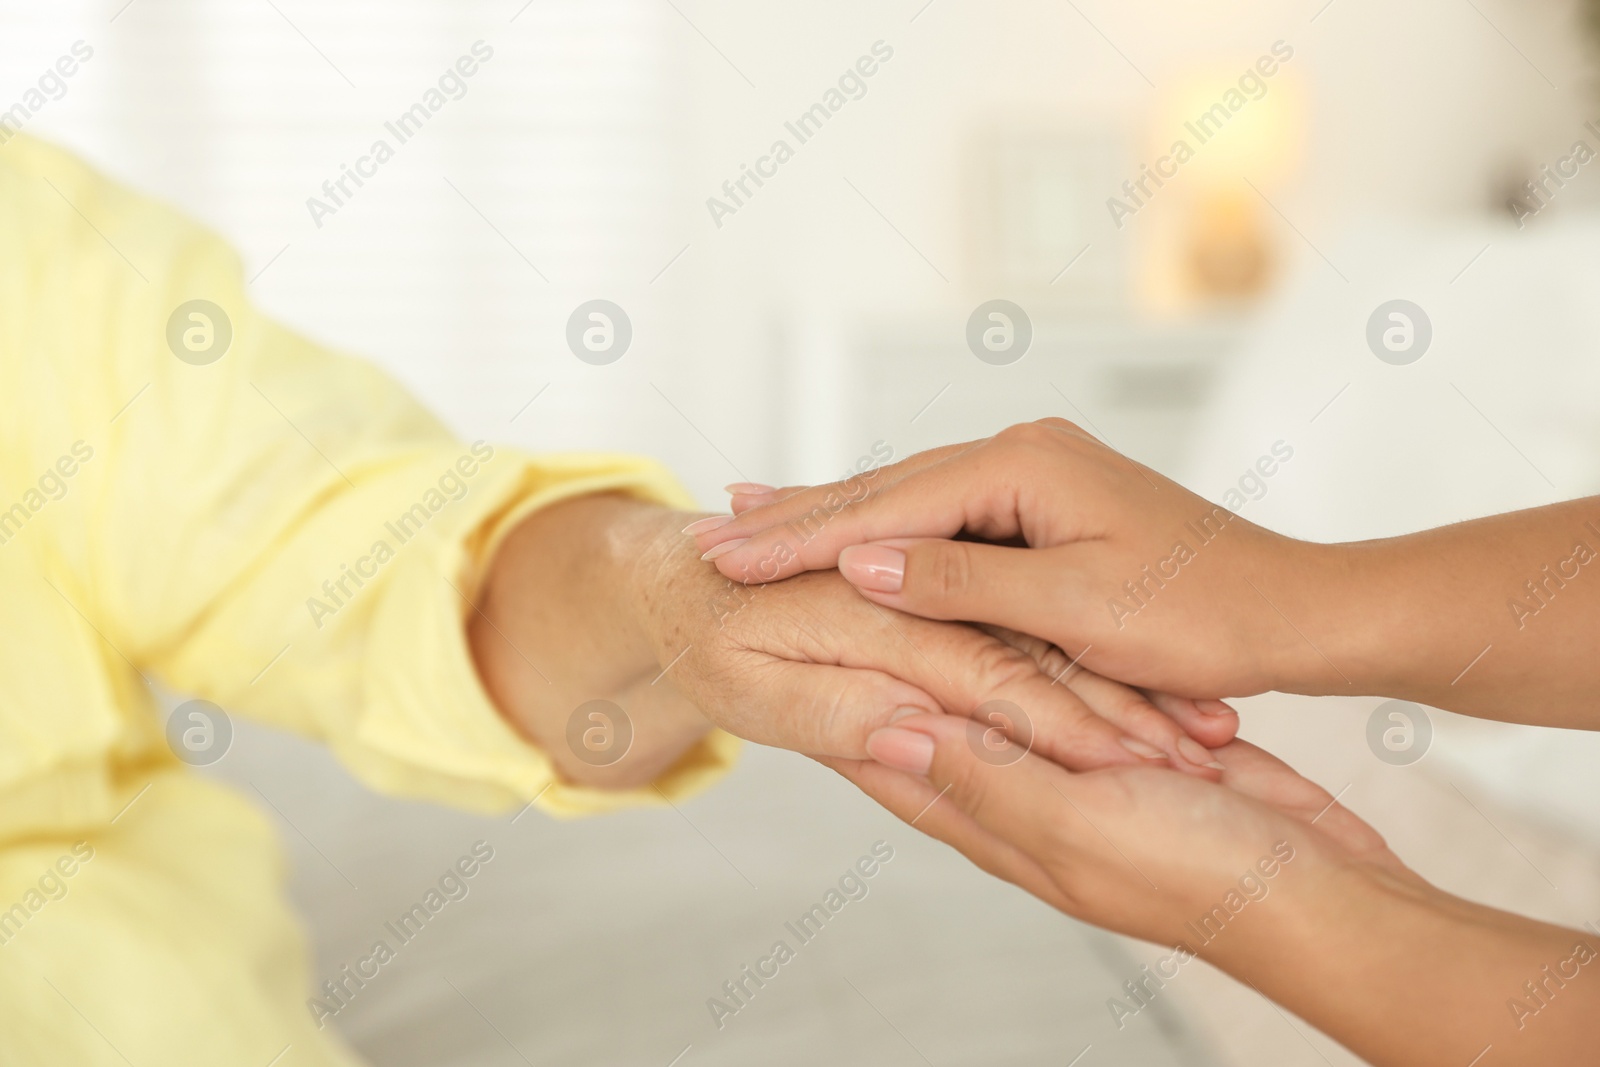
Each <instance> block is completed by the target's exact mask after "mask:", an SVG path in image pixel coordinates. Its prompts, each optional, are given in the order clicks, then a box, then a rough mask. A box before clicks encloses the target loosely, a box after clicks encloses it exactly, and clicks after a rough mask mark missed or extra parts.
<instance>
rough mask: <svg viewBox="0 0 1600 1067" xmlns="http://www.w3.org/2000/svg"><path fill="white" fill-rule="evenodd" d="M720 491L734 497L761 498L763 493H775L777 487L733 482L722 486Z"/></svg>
mask: <svg viewBox="0 0 1600 1067" xmlns="http://www.w3.org/2000/svg"><path fill="white" fill-rule="evenodd" d="M722 491H723V492H725V493H732V494H734V495H735V496H761V495H763V494H765V493H776V492H777V491H778V487H777V486H775V485H762V484H761V483H760V482H733V483H732V484H730V485H725V486H723V487H722Z"/></svg>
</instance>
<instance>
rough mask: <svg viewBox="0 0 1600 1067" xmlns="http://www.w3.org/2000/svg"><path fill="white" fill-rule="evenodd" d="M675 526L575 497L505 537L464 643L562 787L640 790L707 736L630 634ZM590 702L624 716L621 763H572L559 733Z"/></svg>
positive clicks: (646, 512)
mask: <svg viewBox="0 0 1600 1067" xmlns="http://www.w3.org/2000/svg"><path fill="white" fill-rule="evenodd" d="M685 521H686V519H685V517H683V516H681V515H679V514H678V513H676V512H672V511H669V510H668V509H666V508H662V507H658V506H655V505H651V504H646V503H642V502H640V501H637V500H632V499H629V498H626V497H621V496H616V495H595V496H586V497H579V498H577V499H574V500H569V501H566V502H563V503H560V504H555V505H552V506H551V507H548V508H544V509H542V510H540V511H537V512H535V513H533V514H532V515H530V516H529V517H528V518H527V519H526V520H524V521H523V522H522V523H521V524H519V525H518V527H517V528H516V529H515V530H513V531H512V532H511V533H510V535H508V536H507V537H506V539H505V541H504V542H503V543H502V544H501V547H500V550H499V552H498V553H497V554H496V558H495V560H494V562H493V565H492V566H491V568H490V571H489V574H488V576H487V578H486V580H485V583H484V588H483V591H482V594H481V596H480V597H479V604H478V610H477V611H475V612H474V613H473V615H472V618H471V619H470V620H469V622H468V627H467V632H468V639H469V643H470V645H471V647H472V651H473V656H474V659H475V660H476V661H477V664H478V669H479V673H480V674H481V675H482V677H483V680H484V684H485V687H486V688H487V689H488V690H489V693H490V695H491V696H492V697H493V698H494V699H495V701H496V703H497V704H498V705H499V706H500V709H501V711H502V712H504V713H505V715H506V716H507V718H508V719H510V721H511V722H512V723H513V724H514V725H515V726H516V727H517V728H518V729H519V730H520V731H521V732H522V733H523V734H525V735H526V736H527V737H528V738H529V739H530V740H532V741H533V742H535V743H536V744H538V745H539V746H540V747H541V748H543V749H544V750H545V751H546V752H547V753H548V754H549V755H550V758H551V759H552V761H553V762H554V763H555V765H556V768H557V769H558V770H559V771H560V772H561V774H562V775H563V777H565V778H567V779H569V780H572V781H576V782H579V783H582V784H587V785H598V786H609V787H624V786H633V785H642V784H644V783H645V782H648V781H650V780H652V779H653V778H655V777H656V776H657V775H659V774H660V773H661V772H662V771H664V770H666V769H667V768H668V767H669V766H671V764H672V763H673V762H674V761H676V760H677V759H678V757H679V756H681V755H682V754H683V753H684V752H685V751H686V750H687V749H688V748H690V747H691V746H692V745H693V744H694V743H695V742H696V741H698V740H699V739H700V738H701V737H702V736H704V734H705V733H706V731H707V730H708V729H709V728H710V725H709V723H707V721H706V720H705V718H704V717H703V716H702V715H701V714H700V713H699V711H698V710H696V709H695V708H694V706H693V705H692V704H691V703H689V702H688V701H687V700H685V699H683V698H682V697H681V695H679V694H678V692H677V691H676V689H675V688H674V687H673V685H672V683H671V681H670V679H665V680H662V681H660V682H659V683H656V684H652V683H655V680H656V679H657V677H658V675H659V674H660V672H661V668H662V664H661V663H660V662H658V656H657V653H656V650H655V647H654V645H653V643H652V642H651V640H650V638H649V635H648V633H647V632H646V630H645V628H644V626H643V624H642V619H643V615H642V607H643V601H644V600H645V599H646V598H647V596H648V591H647V590H644V589H642V588H641V586H640V582H641V579H643V578H645V577H647V574H646V573H645V572H647V571H648V556H649V554H650V553H651V552H652V551H653V550H654V546H655V545H657V544H658V543H659V542H660V541H661V540H662V539H663V538H665V537H669V536H670V537H677V536H678V534H677V531H678V529H679V528H680V527H681V526H682V525H683V523H684V522H685ZM594 699H604V700H611V701H614V702H615V703H617V704H618V705H620V706H621V707H623V708H626V709H627V710H628V718H629V724H630V726H631V729H632V742H631V747H630V748H629V750H628V752H627V758H626V759H622V760H619V761H617V762H615V763H608V764H607V765H605V766H596V765H595V764H594V762H592V761H589V760H585V759H582V758H579V755H578V754H577V753H576V752H575V751H574V750H573V748H572V746H571V745H570V744H569V740H568V723H569V720H570V719H571V717H572V716H573V714H574V713H575V712H576V711H577V710H578V708H579V707H580V706H581V705H583V704H585V703H586V702H588V701H590V700H594Z"/></svg>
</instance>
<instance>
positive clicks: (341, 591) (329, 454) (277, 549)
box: [0, 137, 735, 814]
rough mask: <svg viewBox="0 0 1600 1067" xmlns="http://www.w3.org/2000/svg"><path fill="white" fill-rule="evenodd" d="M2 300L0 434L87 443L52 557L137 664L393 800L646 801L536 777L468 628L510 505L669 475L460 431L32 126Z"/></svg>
mask: <svg viewBox="0 0 1600 1067" xmlns="http://www.w3.org/2000/svg"><path fill="white" fill-rule="evenodd" d="M0 299H3V301H4V305H5V314H4V318H5V319H6V320H7V321H6V322H5V323H3V324H0V358H4V359H7V360H21V361H25V364H26V365H25V367H24V369H23V371H22V373H21V374H20V375H19V380H22V381H23V382H24V383H25V384H26V386H27V388H26V389H24V390H21V391H20V395H17V396H11V397H0V408H3V409H4V417H5V419H6V420H8V421H12V420H16V421H14V422H13V426H12V427H11V429H10V430H8V431H6V436H7V437H8V438H10V437H12V436H14V435H15V436H17V437H19V438H20V439H23V440H24V441H25V442H26V443H27V445H28V447H29V448H30V450H37V451H38V452H39V454H40V455H41V456H45V455H51V456H53V455H54V452H55V451H57V450H59V448H60V447H61V446H60V445H59V444H58V442H63V441H64V442H75V441H77V440H79V439H81V440H82V442H83V445H84V447H85V448H87V449H89V450H91V451H92V453H93V458H92V459H91V460H89V461H87V462H84V463H82V465H81V470H80V471H79V472H78V474H77V479H78V484H77V485H76V486H75V488H74V490H73V492H72V493H71V494H69V495H68V496H67V497H65V498H64V499H63V500H62V502H61V505H60V506H62V507H70V508H72V509H75V510H76V514H74V515H73V516H72V521H70V522H57V523H56V524H55V525H54V526H53V529H54V530H55V531H58V532H57V533H56V534H55V535H54V536H53V538H52V543H51V546H50V549H49V550H50V551H51V552H52V553H55V554H57V556H58V562H59V563H60V564H61V565H62V566H63V567H64V568H65V569H66V570H67V571H68V572H70V573H72V574H74V575H81V576H82V582H81V586H80V602H79V604H78V607H79V609H80V610H81V611H82V612H83V613H84V615H85V616H86V617H87V618H88V619H89V620H90V622H91V623H92V624H93V625H94V626H95V627H96V628H97V629H98V630H100V631H101V632H102V633H103V634H104V636H105V637H106V639H107V640H108V641H110V642H111V643H112V644H113V645H114V646H115V647H116V648H117V649H118V650H120V651H121V653H123V654H124V655H125V656H126V657H127V658H128V659H129V660H130V661H132V663H133V664H134V665H136V666H137V667H138V668H139V669H140V670H141V671H142V672H144V673H147V674H151V675H153V676H156V677H159V678H161V679H162V680H163V681H165V682H166V683H168V684H170V685H171V686H173V687H174V688H176V689H179V690H182V691H184V692H186V693H193V694H196V695H199V696H202V697H205V698H206V699H209V700H212V701H214V702H215V703H217V704H219V705H220V706H222V707H223V709H224V710H226V711H227V712H229V713H230V714H243V715H247V716H252V717H256V718H260V719H263V720H266V721H268V722H271V723H274V724H277V725H281V726H285V727H288V728H291V729H294V730H297V731H300V732H303V733H306V734H310V735H313V736H316V737H319V738H321V739H323V740H325V741H326V742H327V743H328V744H329V745H330V746H331V747H332V748H333V749H334V751H335V752H336V753H337V754H338V755H339V757H340V758H341V759H342V760H343V761H344V762H345V763H346V764H347V765H348V766H349V767H350V768H351V770H352V771H353V772H354V773H355V774H356V775H358V776H359V777H360V778H361V779H363V780H364V781H365V782H367V783H369V784H371V785H372V786H374V787H376V788H379V789H382V790H385V791H388V792H395V793H404V794H409V795H413V796H420V797H427V798H431V799H434V800H438V801H443V802H445V803H449V804H453V805H457V806H462V807H467V808H472V809H477V810H502V809H506V808H510V807H516V806H521V805H523V804H526V803H528V802H529V801H530V800H533V798H535V797H537V798H538V800H537V804H538V806H540V807H541V808H544V809H546V810H548V811H551V812H554V813H561V814H578V813H583V812H589V811H596V810H603V809H608V808H616V807H622V806H627V805H631V804H638V803H651V802H659V798H658V797H657V794H656V792H655V791H654V790H653V789H644V790H638V791H633V792H626V793H623V792H607V791H600V790H586V789H581V788H576V787H572V786H569V785H566V784H564V783H561V782H559V781H557V780H556V779H555V777H554V775H553V772H552V768H551V764H550V761H549V759H548V758H547V757H546V756H545V755H544V753H542V752H541V751H539V750H538V749H537V748H536V747H534V746H532V745H530V744H528V743H527V742H526V741H524V740H523V739H522V738H521V737H520V735H518V734H517V733H516V732H515V731H514V730H513V729H512V728H511V727H510V726H509V725H508V723H507V722H506V721H505V720H504V719H503V718H502V717H501V715H500V714H499V712H498V711H497V710H496V708H495V707H494V706H493V705H492V703H491V702H490V700H489V698H488V696H487V694H486V692H485V691H484V689H483V688H482V686H481V684H480V682H479V679H478V676H477V674H476V671H475V668H474V666H473V663H472V660H471V657H470V654H469V651H468V648H467V645H466V637H465V629H464V619H465V616H466V613H467V612H469V611H470V610H471V609H470V601H471V599H472V597H473V596H474V594H475V590H476V585H477V583H478V581H479V579H480V577H481V575H482V574H483V572H484V569H485V564H486V563H487V561H488V560H489V559H490V558H491V557H492V555H493V553H494V551H495V548H496V547H497V543H498V540H499V538H500V536H501V535H502V534H503V533H504V532H506V531H507V530H509V528H510V527H511V526H512V525H514V523H515V522H516V520H517V519H519V518H520V517H521V516H523V515H525V514H527V513H528V512H529V511H531V510H532V509H534V508H538V507H542V506H544V505H546V504H549V503H552V502H555V501H558V500H561V499H563V498H567V497H571V496H574V495H577V494H582V493H593V492H598V491H603V490H613V491H623V492H628V493H632V494H635V495H637V496H640V497H643V498H647V499H651V500H657V501H661V502H663V503H666V504H670V505H674V506H686V505H688V504H689V500H688V498H687V496H686V494H685V493H684V491H683V490H682V489H681V488H680V487H679V485H678V484H677V483H676V481H674V480H673V478H672V477H671V476H670V475H669V474H668V472H667V471H666V470H664V469H663V468H662V467H660V466H658V465H657V464H655V463H653V462H651V461H648V460H643V459H638V458H631V457H625V456H613V455H559V456H531V455H525V454H521V453H518V452H515V451H513V450H511V449H508V448H501V447H496V446H493V445H489V444H486V443H484V442H477V443H473V444H466V443H462V442H460V441H458V440H456V439H455V438H454V437H453V436H452V435H451V434H450V433H449V432H448V431H446V430H445V429H444V428H443V427H442V426H441V425H440V424H439V423H437V422H436V421H435V420H434V419H433V418H432V417H431V416H430V415H429V414H428V413H427V412H426V411H424V410H423V409H422V408H421V407H420V406H419V405H418V404H417V403H416V402H415V401H414V400H413V399H412V398H411V397H410V396H408V395H407V394H406V393H405V392H404V391H403V390H402V389H401V388H400V387H399V386H398V385H397V384H396V383H395V382H393V381H392V380H391V379H389V378H388V377H386V376H385V375H384V374H382V373H380V372H379V371H378V370H376V369H375V368H374V367H372V366H371V365H369V364H366V363H363V362H360V361H357V360H354V359H350V358H346V357H343V356H340V355H336V354H333V353H330V352H328V351H327V350H325V349H322V348H320V347H318V346H317V345H314V344H312V343H310V342H308V341H306V340H304V339H303V338H300V337H298V336H296V335H295V334H293V333H291V332H289V331H288V330H286V329H284V328H282V327H281V326H279V325H277V324H276V323H274V322H272V321H271V320H269V319H267V318H264V317H263V316H262V315H261V314H260V313H259V312H258V311H257V310H256V309H255V308H254V307H253V306H252V305H251V303H250V301H249V299H248V298H247V296H246V294H245V291H244V285H243V282H242V277H241V270H240V265H239V263H238V262H237V260H236V258H235V257H234V255H233V254H232V252H231V251H230V250H229V249H228V248H227V247H226V246H225V245H224V244H223V242H221V241H220V240H218V239H217V238H216V237H214V236H213V235H211V234H209V233H207V232H205V231H203V230H202V229H200V228H199V227H197V226H196V225H194V224H193V223H190V222H188V221H186V220H185V219H183V218H182V217H180V216H178V215H177V214H176V213H174V212H172V211H171V210H169V209H167V208H165V207H163V206H161V205H159V204H156V203H154V202H152V201H150V200H147V199H143V198H140V197H138V196H135V195H133V194H131V193H129V192H127V191H126V190H123V189H121V188H119V187H118V186H116V185H115V184H113V183H111V182H109V181H107V180H105V179H104V178H102V177H101V176H99V175H97V174H96V173H94V172H93V171H92V170H90V169H89V168H87V167H85V166H84V165H83V164H81V163H80V162H78V161H77V160H75V159H73V158H72V157H71V156H69V155H67V154H65V153H63V152H61V151H59V150H56V149H53V148H51V147H49V146H46V145H43V144H40V143H39V142H36V141H32V140H30V139H28V138H26V137H18V138H15V139H14V140H13V141H12V142H11V143H9V144H8V145H7V146H6V147H5V149H4V152H3V153H0ZM19 316H20V321H19ZM524 652H525V653H526V654H527V655H528V656H529V657H530V658H531V659H533V661H534V662H535V663H537V662H538V660H537V650H536V649H528V650H524ZM734 746H735V743H734V742H733V740H732V739H731V738H729V737H727V736H726V735H722V734H715V735H712V736H711V737H710V738H708V739H707V740H706V741H705V742H704V743H703V744H702V745H701V746H700V747H699V748H698V749H696V750H695V751H694V752H692V753H690V754H689V755H688V756H687V757H686V758H685V759H684V760H683V761H681V762H680V763H679V764H678V765H677V766H676V767H675V768H673V769H672V770H671V771H670V772H669V773H668V774H667V775H666V776H665V777H664V778H663V780H662V781H661V782H659V783H657V784H658V785H659V786H660V787H661V789H662V790H663V791H664V792H665V793H666V794H667V795H668V796H674V795H675V794H677V795H682V794H684V793H687V792H689V791H693V790H695V789H698V788H700V787H701V786H703V785H704V784H706V783H707V782H709V781H710V780H711V779H713V778H714V777H715V776H716V775H717V774H718V773H719V772H720V771H722V770H723V769H725V768H726V767H727V765H728V764H729V763H730V761H731V759H732V757H733V753H734Z"/></svg>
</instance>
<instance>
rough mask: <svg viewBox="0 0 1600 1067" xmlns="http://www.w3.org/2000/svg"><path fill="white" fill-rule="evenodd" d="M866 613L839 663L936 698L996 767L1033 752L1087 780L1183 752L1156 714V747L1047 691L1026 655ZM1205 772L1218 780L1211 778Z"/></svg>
mask: <svg viewBox="0 0 1600 1067" xmlns="http://www.w3.org/2000/svg"><path fill="white" fill-rule="evenodd" d="M861 607H862V609H863V610H865V611H876V612H878V613H879V618H878V619H877V620H876V621H877V624H878V625H877V626H873V625H872V624H871V623H865V624H863V625H861V626H859V627H858V630H859V633H860V639H859V640H857V641H854V642H852V643H850V644H848V645H846V646H845V647H843V648H840V649H838V651H837V652H836V653H834V655H835V657H836V659H837V662H838V663H839V664H840V665H841V666H845V667H861V668H873V669H876V670H881V671H884V672H886V673H887V674H889V675H892V676H894V677H896V678H903V679H905V680H906V682H907V683H909V684H911V685H914V686H917V687H920V688H921V689H922V690H924V691H925V692H927V693H930V694H932V696H933V698H934V699H935V700H936V701H938V704H939V706H940V707H941V708H942V709H943V710H944V711H945V712H947V713H950V714H953V715H962V716H969V717H972V718H974V719H977V720H979V722H980V723H981V726H982V731H981V733H980V737H981V739H982V742H983V744H984V745H985V746H986V754H987V755H988V756H989V757H990V758H992V759H994V760H996V761H999V762H1004V761H1006V760H1014V759H1015V758H1017V757H1018V756H1020V755H1021V754H1022V753H1025V752H1027V751H1029V750H1031V749H1037V750H1038V751H1039V752H1040V753H1041V754H1043V755H1044V756H1045V757H1046V758H1048V759H1051V760H1053V761H1055V762H1057V763H1059V764H1061V765H1062V766H1063V767H1066V768H1068V769H1070V770H1075V771H1088V770H1096V769H1098V768H1101V767H1114V766H1118V765H1123V764H1139V763H1158V764H1161V765H1166V763H1167V762H1168V761H1169V756H1168V752H1169V751H1170V752H1172V753H1177V752H1178V751H1179V749H1178V745H1177V741H1178V739H1179V738H1181V737H1182V736H1183V733H1182V731H1181V730H1179V729H1178V727H1177V725H1176V724H1175V723H1173V722H1172V721H1171V720H1170V719H1167V718H1166V717H1165V716H1163V715H1161V714H1160V713H1159V712H1157V711H1156V710H1155V709H1154V708H1147V709H1146V710H1147V714H1148V718H1147V719H1145V720H1144V721H1141V722H1140V723H1138V725H1139V726H1140V727H1141V728H1144V729H1146V730H1147V731H1148V735H1149V738H1150V739H1149V740H1148V741H1146V740H1143V739H1141V738H1139V737H1137V736H1130V734H1128V733H1126V732H1124V731H1123V730H1122V729H1121V728H1120V727H1119V726H1117V725H1116V724H1114V723H1113V722H1111V721H1109V720H1108V719H1106V718H1102V717H1101V716H1100V715H1097V714H1095V712H1094V710H1093V709H1091V708H1090V707H1089V706H1088V705H1087V704H1085V703H1084V701H1083V700H1082V699H1081V698H1080V697H1079V696H1078V695H1077V694H1076V693H1074V692H1073V691H1072V690H1071V689H1069V688H1067V687H1066V686H1059V685H1051V683H1050V679H1049V678H1048V677H1046V676H1045V675H1044V674H1043V673H1041V672H1040V670H1039V667H1038V664H1037V662H1036V661H1035V660H1034V659H1033V657H1031V656H1029V655H1028V654H1027V653H1026V652H1023V651H1021V650H1019V649H1016V648H1013V647H1011V646H1010V645H1007V644H1005V643H1003V642H1001V641H999V640H997V639H995V638H994V637H992V636H990V635H988V634H985V633H982V632H981V631H979V630H976V629H974V628H972V627H969V626H952V625H949V624H948V623H937V622H930V621H928V620H927V619H920V618H916V617H914V616H907V615H902V614H898V613H895V612H889V611H884V610H883V609H874V608H871V607H870V606H868V605H861ZM1163 746H1165V747H1163ZM1202 754H1203V755H1204V756H1205V758H1204V759H1202V760H1201V761H1200V762H1201V763H1202V764H1205V763H1210V762H1211V757H1210V756H1209V754H1204V753H1202ZM1202 773H1204V774H1206V775H1208V776H1210V777H1213V778H1214V777H1215V776H1216V772H1215V771H1214V770H1205V771H1203V772H1202Z"/></svg>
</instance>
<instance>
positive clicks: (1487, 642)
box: [1284, 498, 1600, 730]
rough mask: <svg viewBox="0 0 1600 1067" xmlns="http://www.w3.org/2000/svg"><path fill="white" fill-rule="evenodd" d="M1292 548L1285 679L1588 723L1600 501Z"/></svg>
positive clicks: (1319, 688)
mask: <svg viewBox="0 0 1600 1067" xmlns="http://www.w3.org/2000/svg"><path fill="white" fill-rule="evenodd" d="M1303 547H1304V550H1305V552H1306V554H1307V556H1308V560H1307V564H1306V573H1308V574H1310V575H1314V578H1312V579H1311V580H1310V581H1308V582H1307V584H1306V587H1305V588H1304V589H1302V590H1301V591H1300V603H1299V605H1298V617H1299V618H1303V619H1306V620H1307V622H1304V623H1302V624H1301V625H1302V628H1303V629H1305V630H1306V637H1307V639H1308V641H1307V643H1306V644H1305V645H1304V646H1303V647H1302V648H1301V649H1300V650H1299V653H1298V656H1297V663H1296V665H1295V666H1294V667H1293V668H1292V670H1291V672H1290V673H1291V675H1292V677H1288V678H1286V679H1285V681H1286V682H1287V683H1288V684H1287V685H1285V686H1284V688H1287V689H1291V690H1294V691H1299V692H1309V693H1341V692H1360V693H1381V694H1383V695H1386V696H1395V697H1403V698H1406V699H1412V700H1417V701H1420V702H1422V703H1425V704H1430V705H1432V706H1434V707H1440V708H1446V709H1449V710H1452V711H1460V712H1464V713H1467V714H1471V715H1478V716H1482V717H1487V718H1496V719H1504V720H1508V721H1514V722H1527V723H1538V724H1542V725H1548V726H1566V727H1574V728H1579V729H1591V730H1592V729H1600V699H1596V697H1597V694H1600V655H1596V649H1597V648H1600V499H1596V498H1590V499H1585V500H1575V501H1570V502H1567V503H1562V504H1554V505H1550V506H1548V507H1543V508H1535V509H1531V510H1528V511H1519V512H1513V513H1510V514H1506V515H1497V516H1492V517H1490V518H1485V519H1477V520H1473V521H1471V522H1464V523H1458V524H1455V525H1451V526H1445V527H1441V528H1439V529H1436V530H1427V531H1424V532H1421V533H1416V534H1410V535H1407V536H1404V537H1397V538H1391V539H1387V540H1382V541H1369V542H1359V543H1354V544H1345V545H1327V546H1322V545H1315V546H1303ZM1291 573H1292V572H1291ZM1285 610H1286V611H1289V609H1287V608H1286V609H1285ZM1312 643H1314V644H1315V645H1316V648H1315V649H1313V648H1311V647H1310V644H1312Z"/></svg>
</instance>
